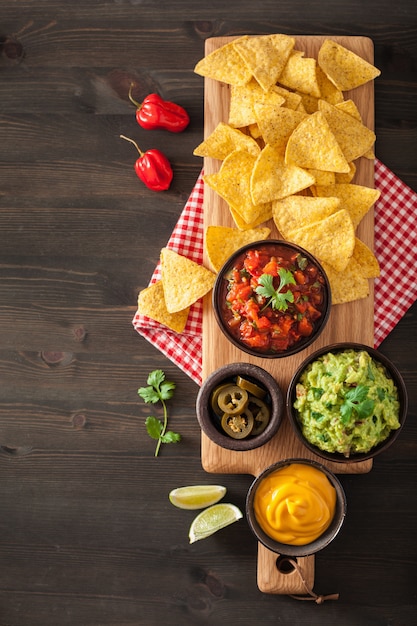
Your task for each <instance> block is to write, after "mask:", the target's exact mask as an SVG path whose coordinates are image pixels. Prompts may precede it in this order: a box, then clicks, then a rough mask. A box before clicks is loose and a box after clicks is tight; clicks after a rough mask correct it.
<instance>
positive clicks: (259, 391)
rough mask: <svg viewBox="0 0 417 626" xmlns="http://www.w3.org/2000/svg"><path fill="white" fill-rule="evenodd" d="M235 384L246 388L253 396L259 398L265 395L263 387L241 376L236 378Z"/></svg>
mask: <svg viewBox="0 0 417 626" xmlns="http://www.w3.org/2000/svg"><path fill="white" fill-rule="evenodd" d="M236 385H237V386H238V387H241V388H242V389H246V391H247V392H248V393H251V394H252V395H253V396H256V397H257V398H261V400H262V398H264V397H265V395H266V391H265V389H263V388H262V387H260V386H259V385H257V384H256V383H253V382H251V381H250V380H248V379H247V378H242V377H241V376H238V377H237V378H236Z"/></svg>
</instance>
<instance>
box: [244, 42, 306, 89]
mask: <svg viewBox="0 0 417 626" xmlns="http://www.w3.org/2000/svg"><path fill="white" fill-rule="evenodd" d="M294 44H295V39H293V38H292V37H289V36H288V35H259V36H253V37H248V38H245V39H242V38H240V39H238V40H236V41H235V42H234V47H235V50H237V52H238V53H239V54H240V55H241V57H242V59H243V61H244V62H245V63H246V66H247V67H248V68H249V70H250V72H251V74H252V76H253V77H254V78H256V80H257V81H258V83H259V84H260V85H261V87H262V88H263V89H264V91H268V90H269V89H270V88H271V87H272V86H273V85H275V83H276V82H277V80H278V77H279V76H280V74H281V72H282V70H283V69H284V66H285V64H286V62H287V59H288V57H289V55H290V53H291V50H292V49H293V47H294Z"/></svg>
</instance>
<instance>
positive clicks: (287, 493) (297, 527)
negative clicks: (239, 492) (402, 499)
mask: <svg viewBox="0 0 417 626" xmlns="http://www.w3.org/2000/svg"><path fill="white" fill-rule="evenodd" d="M345 516H346V496H345V492H344V490H343V487H342V485H341V484H340V482H339V479H338V478H337V477H336V476H335V474H334V473H333V472H331V471H330V470H329V469H328V468H326V467H325V466H324V465H322V464H321V463H319V462H317V461H313V460H309V459H299V458H289V459H284V460H282V461H278V462H277V463H274V464H273V465H270V466H269V467H268V468H266V469H265V470H264V471H263V472H261V474H259V475H258V476H257V477H256V478H255V480H254V481H253V482H252V484H251V486H250V488H249V491H248V494H247V497H246V517H247V520H248V523H249V527H250V529H251V531H252V533H253V534H254V535H255V537H256V538H257V539H258V541H259V542H260V543H262V544H263V545H264V546H265V547H266V548H268V549H269V550H271V551H272V552H275V553H277V554H280V555H281V556H287V557H302V556H309V555H311V554H314V553H315V552H318V551H319V550H322V549H323V548H325V547H326V546H328V545H329V543H330V542H331V541H333V539H334V538H335V537H336V535H337V534H338V532H339V530H340V528H341V527H342V524H343V522H344V519H345Z"/></svg>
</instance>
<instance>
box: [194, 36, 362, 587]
mask: <svg viewBox="0 0 417 626" xmlns="http://www.w3.org/2000/svg"><path fill="white" fill-rule="evenodd" d="M294 37H295V39H296V44H295V48H296V49H298V50H303V51H304V52H305V56H307V57H315V58H317V53H318V50H319V48H320V46H321V44H322V42H323V41H324V39H326V38H329V37H325V36H305V35H302V36H297V35H295V36H294ZM232 39H233V37H216V38H211V39H208V40H207V41H206V49H205V52H206V54H209V53H210V52H211V51H213V50H215V49H217V48H219V47H220V46H222V45H223V44H225V43H228V42H229V41H231V40H232ZM331 39H333V40H334V41H337V42H338V43H340V44H341V45H343V46H345V47H346V48H349V49H350V50H352V51H353V52H355V53H356V54H359V55H360V56H361V57H363V58H364V59H366V60H367V61H369V62H370V63H373V62H374V55H373V43H372V40H370V39H368V38H366V37H348V36H341V37H340V36H338V37H331ZM349 98H351V99H352V100H354V102H355V103H356V106H357V107H358V109H359V111H360V113H361V115H362V120H363V122H364V124H365V125H366V126H368V128H371V129H372V130H373V129H374V87H373V83H372V82H370V83H367V84H366V85H363V86H361V87H359V88H357V89H355V90H352V91H351V92H345V99H346V100H347V99H349ZM229 102H230V88H229V86H228V85H226V84H225V83H220V82H218V81H215V80H212V79H209V78H206V79H205V96H204V119H205V123H204V135H205V137H207V136H208V135H210V133H211V132H212V131H213V130H214V129H215V127H216V126H217V124H218V123H219V122H221V121H222V122H227V120H228V113H229ZM220 165H221V162H220V161H217V160H215V159H211V158H205V159H204V172H205V173H206V174H210V173H213V172H217V171H218V170H219V168H220ZM356 166H357V171H356V174H355V178H354V180H353V181H352V182H354V183H357V184H361V185H366V186H368V187H373V186H374V162H373V160H370V159H366V158H361V159H359V160H357V161H356ZM212 224H214V225H223V226H235V224H234V222H233V219H232V217H231V215H230V212H229V210H228V206H227V204H226V202H225V201H224V200H223V199H222V198H220V196H218V195H217V194H216V193H215V192H214V191H213V190H212V189H211V188H210V187H209V186H208V185H206V186H205V188H204V229H205V230H206V228H207V227H208V226H209V225H212ZM268 226H269V227H270V228H271V238H273V237H275V238H279V237H280V236H279V232H278V231H277V230H276V227H275V225H274V224H273V221H272V220H271V221H270V222H268ZM357 236H358V237H359V238H360V239H361V240H362V241H364V242H365V243H366V244H367V245H368V246H369V247H370V248H371V249H373V243H374V215H373V211H372V210H371V211H369V212H368V213H367V215H366V216H365V217H364V218H363V220H362V221H361V223H360V225H359V227H358V230H357ZM204 263H205V264H206V266H207V267H210V265H209V261H208V259H207V256H206V255H205V257H204ZM373 306H374V292H373V282H372V281H370V294H369V296H368V297H367V298H365V299H362V300H357V301H355V302H350V303H346V304H341V305H334V306H333V307H332V312H331V314H330V318H329V321H328V324H327V326H326V328H325V330H324V331H323V333H322V334H321V336H320V337H319V338H318V340H317V341H316V342H315V343H314V344H313V345H312V346H310V347H309V348H307V349H305V350H303V351H302V352H300V353H299V354H297V355H294V356H292V357H286V358H280V359H262V358H257V357H251V356H250V355H248V354H246V353H245V352H243V351H241V350H239V349H238V348H236V347H234V346H233V345H232V344H231V343H230V342H228V341H227V339H226V338H225V337H224V336H223V334H222V332H221V331H220V329H219V328H218V326H217V322H216V320H215V317H214V313H213V309H212V305H211V300H210V296H207V297H206V298H205V300H204V308H203V380H204V379H205V378H206V377H207V376H208V375H209V374H210V373H211V372H213V371H214V370H216V369H218V368H219V367H221V366H222V365H225V364H227V363H235V362H241V361H245V362H249V363H254V364H256V365H258V366H260V367H263V368H264V369H265V370H267V371H269V372H270V373H271V374H272V375H273V376H274V378H275V379H276V381H277V382H278V384H279V385H280V387H281V389H282V392H283V394H284V396H285V394H286V391H287V387H288V384H289V381H290V379H291V377H292V374H293V373H294V372H295V370H296V369H297V367H298V365H299V364H301V362H302V361H303V360H304V359H305V358H306V357H307V356H308V355H309V354H310V353H311V352H313V351H315V350H316V349H318V348H321V347H322V346H326V345H329V344H332V343H336V342H341V341H354V342H357V343H362V344H366V345H369V346H373V339H374V315H373ZM296 457H298V458H315V459H316V460H319V461H320V459H318V457H316V456H315V455H314V454H312V453H310V452H309V451H308V450H307V449H306V448H304V446H303V445H302V444H301V443H300V442H299V441H298V439H297V438H296V437H295V435H294V434H293V432H292V429H291V426H290V424H289V421H288V419H285V420H284V424H283V425H282V427H281V428H280V430H279V432H278V433H277V435H276V436H275V437H274V438H273V439H272V441H270V442H269V443H268V444H266V445H265V446H263V447H261V448H257V449H256V450H252V451H249V452H235V451H232V450H226V449H224V448H221V447H220V446H218V445H216V444H215V443H213V442H212V441H211V440H210V439H209V438H208V437H207V436H206V435H205V434H204V433H202V441H201V460H202V466H203V468H204V469H205V470H206V471H207V472H211V473H231V474H235V473H242V474H251V475H253V476H257V475H258V474H259V473H260V472H261V471H262V470H263V469H265V468H266V467H268V466H269V465H271V464H272V463H274V462H276V461H279V460H281V459H286V458H296ZM321 462H323V461H321ZM324 463H325V465H326V466H327V467H329V468H330V469H331V470H333V471H334V472H336V473H357V474H359V473H365V472H368V471H370V470H371V468H372V461H362V462H358V463H350V464H344V463H329V462H324ZM276 559H277V555H276V554H274V553H272V552H270V551H269V550H267V549H266V548H264V547H263V546H262V545H261V544H259V545H258V587H259V588H260V590H261V591H264V592H268V593H280V594H288V593H305V589H304V587H303V585H302V584H301V581H300V579H299V577H298V575H297V573H296V572H295V571H293V572H291V573H289V574H288V573H282V572H280V571H279V570H278V568H277V566H276ZM298 564H299V566H300V567H302V569H303V574H304V577H305V579H306V581H307V583H308V584H309V586H310V588H311V587H312V586H313V582H314V556H308V557H303V558H302V559H298Z"/></svg>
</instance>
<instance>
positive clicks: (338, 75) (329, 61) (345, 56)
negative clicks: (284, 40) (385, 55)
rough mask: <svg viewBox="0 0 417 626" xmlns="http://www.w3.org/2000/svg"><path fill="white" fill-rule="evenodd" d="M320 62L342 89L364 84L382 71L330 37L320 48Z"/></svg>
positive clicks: (331, 78)
mask: <svg viewBox="0 0 417 626" xmlns="http://www.w3.org/2000/svg"><path fill="white" fill-rule="evenodd" d="M318 64H319V66H320V67H321V69H322V70H323V71H324V73H325V74H326V75H327V76H328V78H329V79H330V80H331V81H332V83H333V84H334V85H336V87H337V88H338V89H340V90H341V91H348V90H349V89H355V88H356V87H359V86H360V85H364V84H365V83H367V82H368V81H370V80H373V79H374V78H376V77H377V76H379V75H380V73H381V72H380V71H379V70H378V69H377V68H376V67H374V66H373V65H371V63H368V61H365V59H362V57H360V56H358V55H357V54H355V53H354V52H352V51H351V50H348V49H347V48H345V47H344V46H341V45H340V44H338V43H336V42H335V41H332V40H330V39H326V40H325V41H324V42H323V44H322V46H321V48H320V50H319V53H318Z"/></svg>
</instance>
